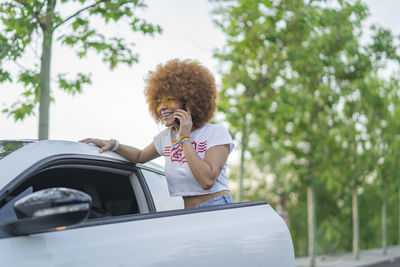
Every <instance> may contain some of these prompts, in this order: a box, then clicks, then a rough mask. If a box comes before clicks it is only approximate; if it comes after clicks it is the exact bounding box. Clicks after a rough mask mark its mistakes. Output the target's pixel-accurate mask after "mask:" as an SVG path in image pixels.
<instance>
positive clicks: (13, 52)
mask: <svg viewBox="0 0 400 267" xmlns="http://www.w3.org/2000/svg"><path fill="white" fill-rule="evenodd" d="M72 2H73V3H74V5H73V6H74V7H75V8H76V10H75V12H73V13H71V14H64V13H65V11H64V9H63V7H64V6H65V5H67V4H71V3H72ZM144 8H146V5H145V3H144V1H141V0H117V1H112V0H97V1H95V0H49V1H40V0H29V1H11V0H6V1H2V2H1V3H0V21H1V22H0V27H1V29H2V31H1V33H0V67H1V70H0V83H2V82H10V83H12V82H18V83H21V84H22V85H23V86H24V88H25V89H26V90H25V91H24V92H23V94H22V100H18V101H17V102H16V103H14V104H11V105H10V107H6V108H4V109H3V110H2V111H3V112H4V113H8V114H9V115H10V116H13V117H14V119H15V120H23V119H24V118H25V116H29V115H31V114H34V112H33V110H34V109H35V107H36V106H37V105H38V104H40V103H39V102H40V101H39V92H40V91H42V90H44V89H43V88H46V87H50V80H49V79H50V77H49V74H50V68H49V66H50V55H51V49H52V42H53V35H54V33H55V32H56V31H60V32H62V34H59V35H58V38H57V39H56V40H55V41H58V42H61V43H62V44H64V45H66V46H69V47H71V48H72V49H74V50H75V51H76V55H77V56H78V57H79V58H83V57H86V56H87V55H88V53H89V51H95V52H96V54H98V55H99V56H101V57H102V61H103V62H104V63H106V64H108V65H109V67H110V69H114V68H116V67H117V66H118V65H119V64H121V63H122V64H127V65H131V64H133V63H136V62H138V60H139V57H138V55H137V54H136V53H134V44H133V43H127V42H126V41H125V40H124V39H123V38H120V37H117V36H111V37H106V36H104V35H103V34H101V32H102V31H103V30H104V29H101V28H99V27H96V26H98V25H96V23H93V18H95V17H96V18H97V19H101V20H102V21H103V22H104V23H105V24H110V23H121V22H122V23H123V22H125V23H127V25H130V26H131V30H132V32H140V33H142V34H146V35H151V36H153V35H155V34H159V33H161V32H162V29H161V27H160V26H159V25H154V24H152V23H149V22H147V21H145V20H144V19H142V18H140V17H138V16H137V15H136V13H137V12H136V10H138V9H144ZM97 21H98V20H97ZM97 24H98V23H97ZM37 40H41V42H42V48H43V49H42V51H41V53H42V55H41V57H40V58H39V57H38V61H37V62H36V64H35V65H34V67H31V66H28V67H24V68H23V72H20V73H19V74H18V75H16V77H13V75H11V73H10V72H9V71H8V70H7V69H5V63H7V62H14V63H17V64H19V62H21V61H22V60H23V56H24V55H25V54H26V52H27V47H28V46H30V45H32V43H34V42H36V41H37ZM19 65H24V64H23V63H22V64H19ZM56 76H57V77H58V86H59V89H61V90H65V91H66V92H68V93H72V94H75V93H77V92H81V91H82V88H83V86H84V85H85V84H89V83H91V79H90V74H83V73H78V74H77V75H76V77H72V78H69V79H67V78H66V76H65V74H56ZM48 98H51V96H50V92H49V95H48Z"/></svg>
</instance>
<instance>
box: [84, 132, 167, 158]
mask: <svg viewBox="0 0 400 267" xmlns="http://www.w3.org/2000/svg"><path fill="white" fill-rule="evenodd" d="M80 142H82V143H86V144H94V145H96V146H98V147H100V153H103V152H106V151H109V150H111V149H112V148H113V147H114V146H115V142H114V141H113V140H101V139H94V138H86V139H83V140H81V141H80ZM114 152H116V153H118V154H120V155H121V156H122V157H124V158H126V159H127V160H129V161H132V162H134V163H144V162H147V161H150V160H152V159H155V158H157V157H159V156H160V155H159V154H158V152H157V150H156V148H155V146H154V143H153V142H152V143H151V144H150V145H148V146H147V147H145V148H144V149H143V150H140V149H138V148H136V147H131V146H127V145H123V144H120V145H119V146H118V149H117V150H115V151H114Z"/></svg>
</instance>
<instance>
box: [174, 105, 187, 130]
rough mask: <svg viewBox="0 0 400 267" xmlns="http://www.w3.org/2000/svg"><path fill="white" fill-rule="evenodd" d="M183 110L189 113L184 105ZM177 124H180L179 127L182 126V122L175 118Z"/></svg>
mask: <svg viewBox="0 0 400 267" xmlns="http://www.w3.org/2000/svg"><path fill="white" fill-rule="evenodd" d="M182 109H183V110H184V111H187V110H186V105H183V107H182ZM175 122H176V124H178V126H179V125H181V122H180V121H179V120H178V119H177V118H175Z"/></svg>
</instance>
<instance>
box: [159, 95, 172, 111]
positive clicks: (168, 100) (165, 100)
mask: <svg viewBox="0 0 400 267" xmlns="http://www.w3.org/2000/svg"><path fill="white" fill-rule="evenodd" d="M174 101H175V97H173V96H166V97H163V98H156V100H155V101H154V107H155V109H156V110H157V112H160V108H161V104H163V105H164V106H166V107H167V108H170V107H171V106H172V105H173V104H174Z"/></svg>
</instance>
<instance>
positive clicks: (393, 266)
mask: <svg viewBox="0 0 400 267" xmlns="http://www.w3.org/2000/svg"><path fill="white" fill-rule="evenodd" d="M368 266H369V267H398V266H400V257H399V258H396V259H394V260H388V261H385V262H381V263H378V264H374V265H368Z"/></svg>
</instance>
